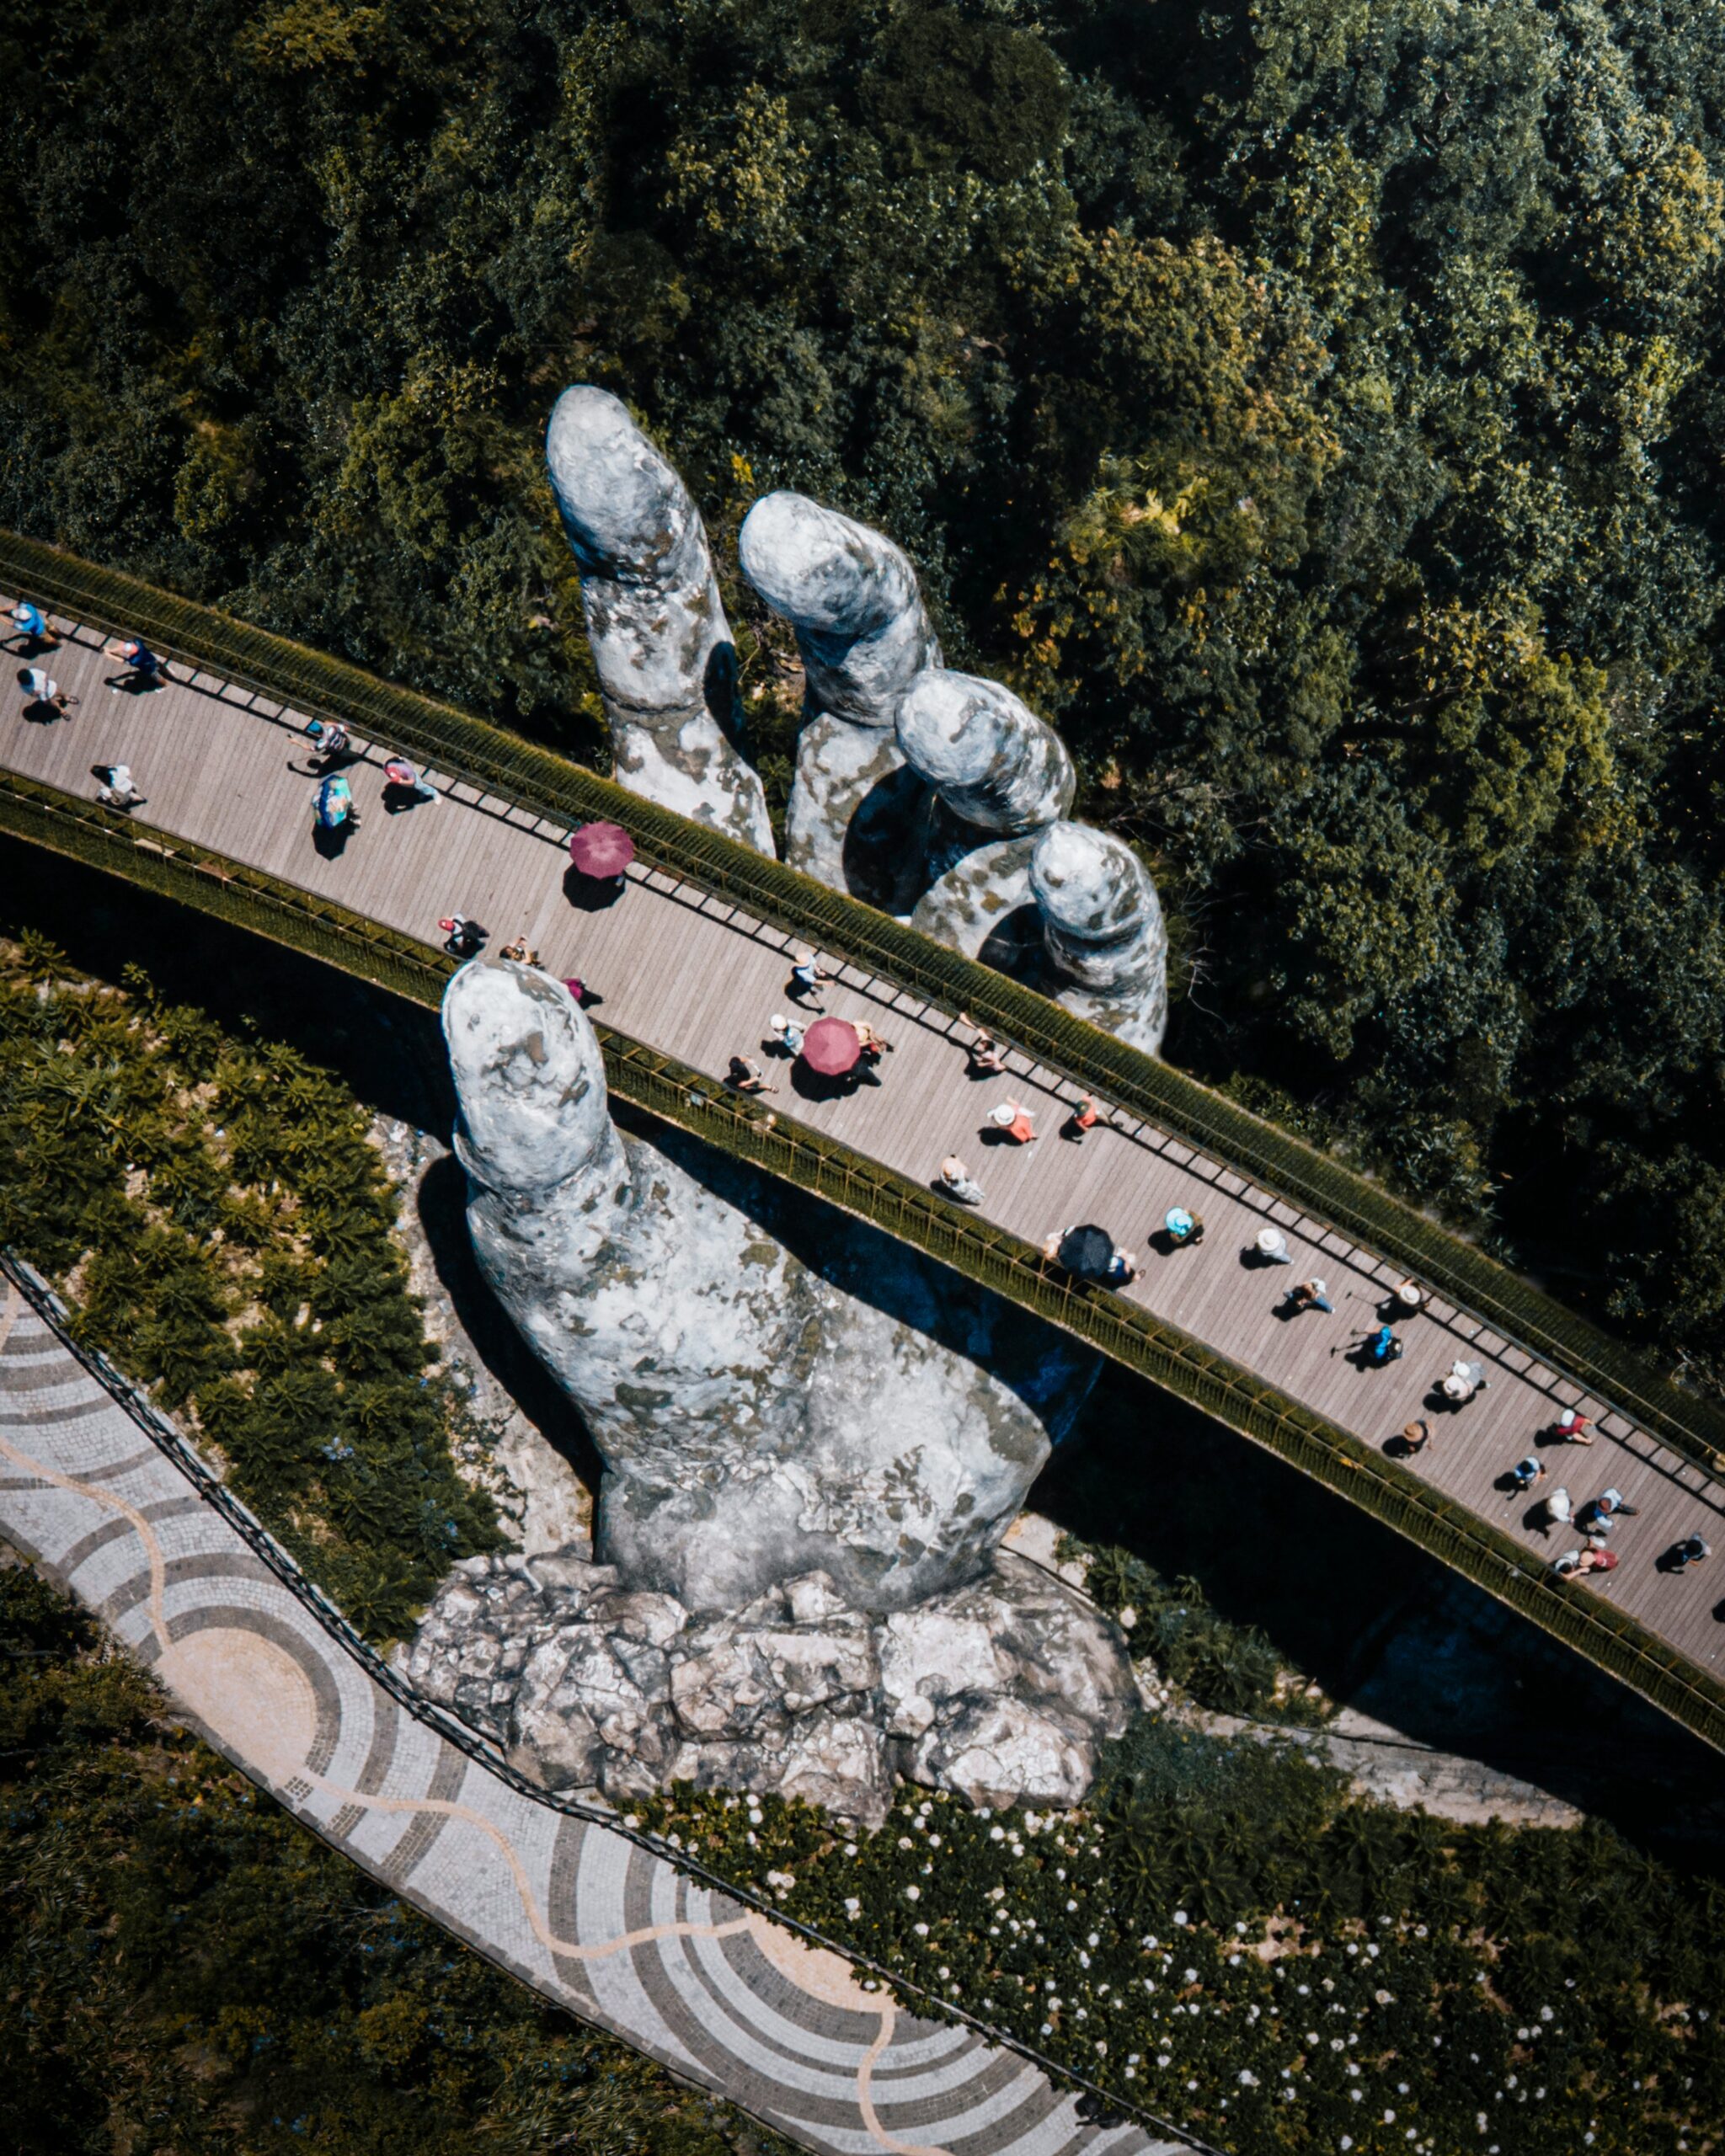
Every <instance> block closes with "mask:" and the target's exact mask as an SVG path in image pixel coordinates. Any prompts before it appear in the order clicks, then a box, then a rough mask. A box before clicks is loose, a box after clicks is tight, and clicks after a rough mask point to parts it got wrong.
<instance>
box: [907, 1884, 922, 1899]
mask: <svg viewBox="0 0 1725 2156" xmlns="http://www.w3.org/2000/svg"><path fill="white" fill-rule="evenodd" d="M921 1899H922V1889H921V1887H906V1888H905V1900H906V1901H907V1902H920V1901H921Z"/></svg>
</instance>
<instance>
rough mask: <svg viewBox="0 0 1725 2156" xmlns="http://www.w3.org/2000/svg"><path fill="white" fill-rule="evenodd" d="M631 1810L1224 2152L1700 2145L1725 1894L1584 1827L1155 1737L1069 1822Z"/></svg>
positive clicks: (1724, 2100) (1120, 1758) (1711, 2091)
mask: <svg viewBox="0 0 1725 2156" xmlns="http://www.w3.org/2000/svg"><path fill="white" fill-rule="evenodd" d="M639 1816H640V1817H642V1818H643V1820H644V1821H645V1822H649V1823H651V1824H653V1825H654V1826H656V1827H660V1828H662V1829H664V1830H665V1831H667V1832H669V1833H671V1834H673V1835H675V1836H676V1837H677V1838H678V1839H679V1841H680V1842H681V1844H682V1845H683V1846H684V1847H686V1849H689V1850H690V1852H691V1853H692V1854H696V1855H698V1856H699V1857H700V1858H701V1859H702V1861H704V1862H706V1863H707V1864H708V1865H712V1866H713V1868H714V1869H716V1870H718V1871H720V1872H722V1873H724V1874H726V1875H727V1876H731V1877H734V1878H742V1879H747V1880H749V1881H752V1882H754V1883H755V1884H756V1885H757V1886H760V1887H762V1888H763V1889H764V1890H765V1891H766V1892H768V1893H769V1894H772V1895H773V1896H774V1897H776V1898H777V1902H778V1904H779V1906H780V1907H781V1908H783V1909H785V1910H786V1911H787V1912H788V1913H790V1914H792V1915H794V1916H797V1917H800V1918H802V1919H804V1920H805V1921H807V1922H809V1923H810V1924H816V1925H818V1926H820V1929H823V1930H824V1931H825V1932H827V1933H829V1934H830V1935H833V1936H836V1937H838V1938H841V1939H843V1940H846V1941H847V1942H849V1943H851V1944H852V1945H855V1946H856V1947H857V1948H858V1949H860V1950H862V1951H863V1952H865V1953H867V1954H868V1955H870V1956H873V1957H874V1958H875V1959H876V1960H878V1961H879V1962H881V1963H882V1964H884V1965H885V1966H886V1967H889V1969H891V1970H894V1971H901V1972H904V1974H905V1975H906V1976H907V1977H914V1978H915V1979H916V1981H918V1982H919V1983H923V1984H926V1985H927V1987H928V1988H930V1989H931V1990H932V1991H933V1992H935V1993H937V1994H939V1995H941V1996H943V1997H945V1998H948V1999H951V2000H953V2001H954V2002H955V2003H957V2004H962V2005H963V2006H964V2007H966V2008H967V2009H969V2010H970V2011H971V2012H973V2013H975V2014H978V2015H981V2016H982V2017H983V2018H984V2019H985V2020H989V2021H991V2022H992V2023H993V2024H995V2025H996V2026H998V2027H1001V2028H1003V2029H1006V2030H1008V2031H1011V2032H1012V2033H1013V2034H1014V2035H1016V2036H1019V2037H1020V2038H1022V2039H1023V2040H1024V2041H1028V2042H1030V2043H1033V2044H1034V2045H1035V2046H1037V2047H1039V2049H1041V2050H1042V2051H1044V2052H1047V2053H1048V2054H1049V2055H1050V2056H1051V2057H1055V2058H1056V2059H1059V2060H1061V2061H1063V2062H1065V2063H1068V2064H1070V2065H1071V2067H1073V2068H1075V2069H1076V2070H1077V2071H1079V2072H1081V2073H1083V2074H1085V2075H1086V2076H1087V2077H1088V2078H1089V2079H1092V2081H1095V2082H1097V2083H1098V2084H1101V2085H1103V2087H1105V2088H1108V2089H1115V2090H1118V2091H1119V2092H1120V2093H1121V2094H1122V2095H1126V2096H1130V2097H1133V2098H1135V2099H1136V2100H1139V2101H1140V2102H1142V2103H1144V2104H1145V2105H1146V2106H1148V2107H1149V2108H1151V2110H1153V2111H1156V2112H1158V2113H1160V2114H1161V2115H1162V2116H1165V2117H1167V2118H1170V2119H1173V2120H1177V2121H1182V2122H1184V2123H1185V2124H1187V2125H1188V2126H1190V2127H1193V2128H1194V2129H1195V2130H1197V2131H1199V2132H1201V2133H1202V2134H1203V2135H1204V2136H1205V2137H1207V2138H1209V2139H1210V2140H1211V2141H1212V2142H1214V2143H1217V2144H1218V2145H1219V2146H1220V2147H1223V2148H1229V2149H1238V2150H1240V2151H1242V2156H1244V2152H1252V2151H1261V2150H1289V2151H1295V2150H1299V2151H1307V2150H1310V2151H1320V2150H1321V2151H1323V2152H1325V2156H1328V2153H1329V2152H1331V2151H1344V2152H1350V2156H1352V2153H1354V2152H1357V2156H1392V2153H1393V2156H1410V2152H1411V2156H1455V2153H1456V2152H1462V2151H1477V2152H1479V2156H1546V2152H1550V2156H1578V2153H1579V2152H1583V2151H1591V2152H1594V2156H1668V2152H1669V2156H1704V2152H1706V2151H1709V2150H1712V2149H1715V2148H1717V2147H1718V2146H1719V2145H1720V2132H1721V2122H1722V2121H1725V2045H1722V2042H1721V2036H1720V2028H1719V2022H1718V2020H1717V2018H1716V2015H1717V2013H1718V2012H1719V2011H1720V2010H1722V2009H1725V1924H1722V1919H1725V1895H1722V1893H1721V1891H1720V1888H1719V1887H1718V1886H1717V1883H1715V1882H1712V1881H1702V1880H1698V1879H1696V1878H1693V1877H1684V1876H1679V1875H1677V1874H1675V1873H1674V1872H1673V1871H1671V1870H1668V1869H1666V1868H1665V1867H1664V1866H1662V1865H1658V1864H1657V1863H1655V1862H1653V1861H1652V1860H1649V1859H1648V1858H1647V1857H1645V1856H1644V1855H1642V1854H1640V1853H1639V1852H1638V1851H1637V1849H1635V1848H1634V1847H1633V1846H1632V1845H1631V1844H1628V1843H1627V1842H1626V1841H1624V1840H1622V1839H1621V1838H1619V1837H1618V1836H1617V1835H1616V1833H1613V1832H1612V1831H1611V1830H1610V1828H1606V1827H1605V1826H1602V1825H1598V1824H1590V1825H1589V1826H1587V1827H1585V1828H1582V1829H1580V1830H1578V1831H1564V1830H1557V1829H1550V1828H1520V1829H1516V1830H1510V1829H1508V1828H1501V1827H1498V1826H1497V1825H1495V1824H1493V1826H1490V1827H1487V1828H1464V1827H1455V1826H1451V1825H1450V1824H1448V1823H1446V1822H1440V1821H1438V1820H1435V1819H1433V1818H1430V1817H1427V1816H1426V1815H1425V1814H1423V1813H1422V1812H1413V1813H1408V1812H1398V1811H1396V1810H1394V1809H1392V1808H1391V1807H1389V1806H1383V1805H1377V1804H1369V1803H1362V1802H1355V1801H1348V1799H1347V1797H1346V1795H1345V1791H1344V1789H1343V1784H1342V1781H1341V1778H1340V1777H1339V1776H1338V1775H1337V1774H1335V1773H1333V1772H1332V1770H1331V1769H1328V1768H1327V1767H1324V1766H1322V1765H1318V1764H1313V1763H1312V1762H1311V1760H1310V1759H1309V1758H1306V1756H1304V1755H1303V1754H1300V1753H1296V1752H1295V1751H1294V1750H1293V1749H1291V1748H1288V1747H1284V1746H1283V1745H1280V1744H1276V1745H1272V1746H1270V1747H1268V1748H1265V1747H1263V1746H1260V1745H1257V1744H1246V1745H1241V1746H1236V1747H1233V1748H1230V1747H1227V1746H1225V1745H1222V1744H1220V1743H1217V1742H1215V1741H1213V1740H1211V1739H1210V1738H1207V1737H1204V1736H1202V1735H1200V1734H1198V1733H1197V1732H1193V1731H1190V1730H1187V1729H1183V1728H1182V1727H1181V1726H1179V1725H1178V1724H1177V1723H1175V1722H1172V1721H1159V1722H1153V1721H1144V1722H1141V1723H1140V1725H1139V1726H1138V1727H1137V1728H1136V1729H1135V1731H1134V1732H1132V1733H1130V1734H1129V1736H1128V1737H1126V1738H1124V1740H1123V1741H1122V1742H1121V1743H1120V1744H1119V1746H1118V1747H1116V1748H1114V1757H1113V1758H1112V1759H1111V1760H1110V1762H1109V1764H1108V1769H1107V1770H1106V1773H1105V1775H1104V1778H1103V1781H1102V1783H1101V1784H1100V1785H1099V1786H1098V1788H1097V1792H1096V1795H1095V1799H1094V1801H1093V1802H1092V1804H1091V1805H1090V1806H1088V1807H1087V1808H1086V1809H1084V1810H1082V1811H1081V1812H1074V1813H1071V1814H1065V1815H1062V1814H1038V1813H1036V1812H1017V1811H1015V1812H1009V1813H1003V1814H999V1815H996V1816H991V1815H990V1814H989V1813H988V1812H971V1811H969V1809H968V1808H967V1807H966V1806H964V1804H963V1803H962V1802H960V1801H955V1800H951V1799H948V1798H945V1797H943V1796H930V1795H927V1794H926V1793H925V1792H922V1791H921V1790H911V1789H906V1790H904V1791H902V1792H901V1795H900V1800H899V1802H898V1804H897V1806H896V1807H895V1811H894V1812H893V1814H892V1816H891V1817H889V1819H888V1821H887V1822H886V1824H885V1825H884V1827H883V1828H881V1829H880V1830H879V1832H878V1833H873V1834H870V1833H853V1832H852V1831H850V1830H849V1829H847V1828H844V1827H843V1826H842V1824H841V1823H840V1822H835V1821H832V1820H830V1819H828V1818H825V1817H823V1816H822V1815H820V1813H819V1812H816V1811H814V1810H812V1809H811V1808H809V1807H808V1806H803V1805H786V1804H783V1803H782V1802H780V1801H777V1800H776V1799H772V1798H762V1799H759V1800H751V1799H749V1798H746V1797H737V1796H727V1795H723V1794H709V1795H696V1794H694V1793H692V1792H690V1791H686V1790H681V1791H679V1792H678V1793H677V1794H676V1797H675V1798H674V1799H673V1800H672V1801H665V1802H663V1803H655V1804H651V1805H649V1804H644V1805H642V1806H640V1807H639Z"/></svg>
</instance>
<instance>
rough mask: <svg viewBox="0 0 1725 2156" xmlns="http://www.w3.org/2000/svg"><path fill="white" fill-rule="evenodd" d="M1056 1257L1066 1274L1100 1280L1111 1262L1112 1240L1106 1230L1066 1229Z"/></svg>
mask: <svg viewBox="0 0 1725 2156" xmlns="http://www.w3.org/2000/svg"><path fill="white" fill-rule="evenodd" d="M1057 1255H1058V1257H1059V1258H1060V1262H1061V1264H1062V1265H1064V1266H1065V1268H1066V1270H1067V1272H1068V1273H1077V1274H1078V1275H1079V1277H1080V1278H1081V1279H1085V1280H1100V1279H1101V1278H1103V1274H1104V1273H1107V1271H1108V1267H1109V1265H1110V1263H1111V1262H1113V1259H1114V1237H1113V1236H1112V1235H1110V1234H1109V1233H1108V1230H1107V1229H1106V1228H1097V1227H1088V1228H1068V1229H1067V1230H1066V1232H1065V1235H1062V1236H1061V1237H1060V1250H1059V1251H1058V1252H1057Z"/></svg>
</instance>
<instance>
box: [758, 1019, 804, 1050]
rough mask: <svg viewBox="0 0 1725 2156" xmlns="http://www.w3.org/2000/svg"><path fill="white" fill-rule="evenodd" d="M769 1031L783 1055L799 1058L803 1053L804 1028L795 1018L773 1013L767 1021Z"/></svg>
mask: <svg viewBox="0 0 1725 2156" xmlns="http://www.w3.org/2000/svg"><path fill="white" fill-rule="evenodd" d="M767 1031H768V1032H769V1033H771V1034H772V1037H773V1039H774V1040H775V1041H776V1042H777V1043H778V1046H779V1049H780V1050H781V1052H782V1054H786V1055H789V1056H798V1055H800V1054H802V1053H803V1028H802V1027H800V1026H799V1025H798V1023H797V1022H796V1020H795V1019H794V1018H788V1017H786V1016H785V1014H784V1012H783V1011H774V1012H773V1014H772V1017H771V1018H770V1019H769V1020H768V1021H767Z"/></svg>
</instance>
